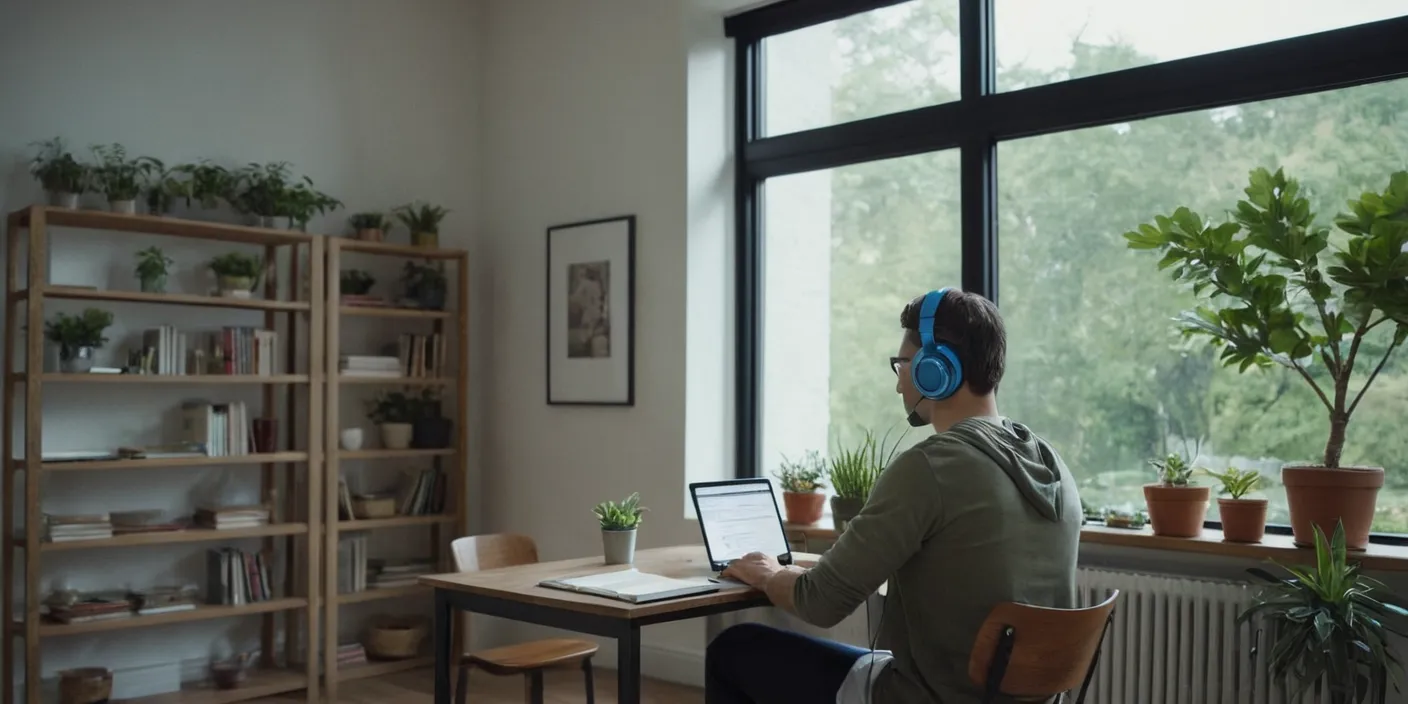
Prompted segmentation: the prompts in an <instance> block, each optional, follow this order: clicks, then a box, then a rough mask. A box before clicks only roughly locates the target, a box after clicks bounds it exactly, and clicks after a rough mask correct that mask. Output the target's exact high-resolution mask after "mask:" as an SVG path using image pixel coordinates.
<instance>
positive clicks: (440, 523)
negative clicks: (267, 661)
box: [322, 238, 470, 701]
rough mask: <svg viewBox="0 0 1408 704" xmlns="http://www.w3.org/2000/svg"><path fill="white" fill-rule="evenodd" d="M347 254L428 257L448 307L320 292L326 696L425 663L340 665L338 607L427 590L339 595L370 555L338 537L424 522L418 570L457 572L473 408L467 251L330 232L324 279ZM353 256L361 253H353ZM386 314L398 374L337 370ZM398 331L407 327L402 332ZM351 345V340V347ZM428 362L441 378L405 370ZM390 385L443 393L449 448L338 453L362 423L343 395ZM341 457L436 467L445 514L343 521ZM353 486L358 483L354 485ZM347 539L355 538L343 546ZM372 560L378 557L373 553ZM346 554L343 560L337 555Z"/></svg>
mask: <svg viewBox="0 0 1408 704" xmlns="http://www.w3.org/2000/svg"><path fill="white" fill-rule="evenodd" d="M347 255H363V256H365V255H371V256H382V257H392V258H405V259H410V260H416V261H419V262H430V264H429V265H430V266H436V267H440V270H441V271H444V272H445V273H446V278H445V282H446V286H445V293H446V296H445V298H446V303H447V305H446V306H445V308H446V309H445V310H443V311H431V310H412V309H404V308H391V307H376V306H350V305H344V302H343V299H342V295H341V291H340V290H339V289H340V287H339V286H336V285H330V286H328V287H327V289H326V291H327V297H326V300H325V301H324V302H323V306H324V308H325V309H326V310H327V311H328V315H327V316H326V318H325V323H326V326H327V329H326V333H325V334H324V339H325V340H326V344H325V345H324V346H323V351H324V354H325V355H326V361H325V363H324V365H323V366H324V369H326V370H327V375H328V383H327V384H326V385H325V386H324V393H325V394H326V398H325V399H324V404H323V405H324V408H326V409H327V423H326V427H327V435H326V437H325V438H324V440H323V444H324V446H325V447H326V448H327V462H326V465H327V466H326V470H325V472H324V475H323V476H324V484H323V486H324V489H325V492H326V493H325V494H324V498H323V506H324V509H325V510H326V511H327V527H326V530H324V532H323V535H324V540H325V545H324V547H323V555H324V559H325V560H326V565H325V566H324V568H323V575H324V578H323V588H324V590H325V593H324V597H323V603H324V604H326V605H327V607H326V609H325V616H324V618H323V629H324V630H323V658H324V660H323V669H322V671H323V672H325V673H327V674H326V675H325V676H324V678H323V686H324V688H325V689H324V692H325V694H326V697H327V699H328V700H329V701H336V700H337V688H338V682H339V681H341V680H354V679H358V678H363V677H376V676H380V675H384V674H388V673H392V672H400V671H402V670H409V669H413V668H417V667H423V666H425V665H428V664H430V663H431V660H430V659H428V658H415V659H411V660H402V661H396V662H372V663H366V664H359V665H353V666H349V667H345V668H339V667H338V663H337V654H338V649H339V647H340V646H342V645H344V643H343V642H342V641H340V640H339V633H340V632H341V631H343V630H348V629H345V628H342V627H341V626H340V625H339V620H340V614H341V608H342V607H343V606H347V605H349V604H360V603H367V602H374V601H382V600H389V599H399V598H404V599H417V600H420V601H421V603H423V604H424V605H426V606H428V605H429V603H430V599H429V595H430V593H429V592H428V591H426V590H424V589H421V588H419V587H417V586H407V587H391V588H387V589H370V590H364V591H358V592H351V593H347V594H340V593H339V587H340V585H339V581H341V579H342V578H343V575H344V574H347V575H352V574H353V573H354V572H355V571H356V570H358V569H363V565H365V564H366V563H365V562H364V561H365V560H367V559H368V555H367V554H366V551H367V548H366V543H364V542H360V541H361V537H359V536H356V535H351V536H344V535H343V534H344V533H360V532H362V531H374V530H383V529H393V528H416V527H420V528H424V529H428V530H425V532H428V533H429V534H430V535H429V538H430V540H429V541H428V545H429V546H430V549H429V550H427V551H425V552H420V553H418V554H417V555H415V556H414V557H413V559H414V560H416V561H417V563H418V566H419V567H422V568H424V567H427V566H433V568H434V569H435V570H436V571H439V572H448V571H451V570H452V569H453V561H452V558H451V555H450V542H451V541H452V540H454V539H455V538H458V537H460V536H462V535H464V534H465V533H466V532H467V530H468V517H467V516H466V515H465V511H464V504H463V502H464V494H465V462H464V458H465V449H466V447H467V445H468V434H467V432H466V429H465V426H464V423H465V421H466V420H467V418H468V415H469V414H468V412H467V409H468V401H469V398H468V389H467V388H466V387H465V385H464V380H465V379H466V378H467V377H468V376H469V361H468V357H467V350H468V348H469V337H468V329H467V328H468V320H467V318H466V314H467V311H468V308H469V275H470V274H469V254H468V252H466V251H464V250H462V249H435V248H425V247H412V246H407V245H399V244H388V243H385V242H364V241H361V240H352V239H343V238H333V239H330V240H328V247H327V263H326V265H325V268H326V270H327V272H328V280H329V281H330V282H331V281H339V280H340V278H341V277H340V275H341V272H342V271H343V270H344V269H348V268H355V265H351V264H348V263H347V261H348V260H347V259H346V256H347ZM352 261H360V260H358V259H353V260H352ZM391 318H399V319H402V320H404V321H405V322H404V323H403V324H401V325H397V326H395V327H394V332H387V333H385V335H384V336H385V337H389V338H390V340H386V342H396V341H397V340H398V336H400V344H399V347H400V349H401V350H402V353H401V356H400V357H399V368H400V372H401V374H403V376H398V377H378V376H355V375H352V376H349V375H345V374H342V373H340V372H339V370H340V369H342V361H343V360H342V357H343V355H344V354H345V355H348V356H350V357H353V356H360V355H375V354H376V353H375V352H371V351H370V350H371V349H375V347H377V346H379V345H376V344H375V343H371V342H370V340H367V339H366V338H367V337H371V336H370V335H365V334H363V333H364V332H366V331H367V329H368V328H370V329H372V330H380V329H383V328H384V327H387V326H385V321H386V320H387V319H391ZM352 326H356V330H355V332H356V333H357V335H356V339H357V340H358V345H359V346H358V347H357V348H352V349H343V347H342V334H343V328H344V327H352ZM412 326H419V327H422V328H423V329H416V330H414V331H412V330H408V329H406V328H411V327H412ZM412 332H414V333H415V335H425V334H427V333H428V334H429V336H430V337H431V339H432V340H434V341H435V342H436V344H434V345H429V344H426V343H425V342H423V340H424V339H425V338H419V339H420V340H422V342H419V343H418V342H416V341H415V340H416V339H417V338H415V337H412V336H411V335H410V333H412ZM402 333H406V334H405V335H402ZM348 337H349V339H352V338H353V336H351V335H349V336H348ZM407 337H410V338H411V341H410V342H407ZM367 344H372V345H373V346H372V347H370V348H368V347H362V345H367ZM417 345H419V347H417ZM349 347H351V346H350V345H349ZM407 350H410V351H409V352H408V351H407ZM417 350H419V352H417ZM397 366H398V365H397V364H396V363H394V362H393V363H392V364H391V365H390V368H391V369H392V370H395V369H396V368H397ZM427 367H428V368H429V370H430V371H431V372H432V373H435V372H438V373H439V374H440V375H441V376H405V374H407V372H408V371H409V370H419V369H422V368H427ZM378 368H380V367H378ZM388 387H389V388H392V389H394V388H395V387H413V388H414V389H415V390H414V391H410V390H408V391H407V392H406V393H408V394H418V393H419V392H420V391H421V390H425V389H433V390H440V391H441V394H440V399H441V410H442V411H443V413H444V416H445V417H447V418H450V419H452V420H453V422H454V431H453V434H452V439H451V442H450V447H448V448H446V449H436V450H422V449H409V450H384V449H365V450H352V451H344V450H338V449H337V448H338V446H339V445H338V439H339V438H338V436H339V433H340V430H341V429H342V428H345V427H351V426H360V425H362V424H364V423H365V422H366V421H365V419H364V418H363V417H362V415H361V414H360V413H359V414H357V416H356V417H354V418H347V419H345V420H344V419H343V418H341V417H339V412H340V409H342V407H343V405H344V404H343V395H344V394H345V395H347V396H349V397H353V398H359V399H363V398H367V397H369V396H370V395H371V394H372V393H373V392H377V391H382V390H389V389H388ZM348 405H350V404H348ZM343 460H348V461H354V460H402V462H398V463H387V464H385V465H376V464H369V465H364V466H361V467H359V468H358V470H357V471H360V472H364V473H372V472H387V471H392V470H393V469H395V468H397V467H400V468H402V469H407V468H419V469H420V470H421V471H422V472H425V471H426V470H428V469H430V468H432V467H433V468H434V469H435V470H436V471H437V474H435V475H434V476H435V478H436V483H435V484H434V489H433V490H434V491H436V492H440V491H443V507H439V506H437V507H436V508H442V513H440V514H437V515H428V516H395V517H391V518H376V519H363V520H348V519H343V518H342V517H341V516H342V513H341V511H340V508H341V504H342V502H343V493H342V490H341V483H340V479H341V478H342V469H341V467H340V466H339V464H340V462H342V461H343ZM408 466H409V467H408ZM420 476H421V477H422V478H423V477H425V476H427V475H426V474H424V473H423V474H421V475H420ZM348 481H349V484H350V483H351V482H352V478H351V477H349V479H348ZM418 481H419V480H418ZM420 486H421V485H420V484H419V483H418V484H417V488H416V489H415V490H413V491H416V492H419V491H420V488H419V487H420ZM353 488H356V487H355V486H353ZM416 496H417V497H419V496H420V494H419V493H417V494H416ZM417 535H419V534H417ZM344 538H345V539H347V540H349V541H358V542H351V543H344ZM372 544H373V545H375V541H372ZM417 544H418V545H426V543H423V542H420V541H417ZM343 548H346V549H345V550H344V549H343ZM371 557H373V558H376V557H382V556H379V555H372V556H371ZM387 557H390V556H387ZM426 558H428V559H429V562H425V561H424V560H426ZM344 560H346V561H347V562H343V561H344ZM349 568H351V569H349ZM462 635H463V634H460V633H456V634H455V640H456V642H455V643H454V645H453V647H454V648H455V649H456V651H458V649H459V648H460V639H461V638H462Z"/></svg>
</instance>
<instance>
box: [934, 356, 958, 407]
mask: <svg viewBox="0 0 1408 704" xmlns="http://www.w3.org/2000/svg"><path fill="white" fill-rule="evenodd" d="M932 359H933V360H934V362H935V364H937V365H938V366H939V367H940V368H942V369H943V373H942V375H943V379H944V385H943V386H942V387H941V388H940V389H939V390H938V395H937V396H936V398H937V399H938V400H943V399H946V398H948V397H949V396H952V395H954V394H956V393H958V388H959V387H960V386H962V385H963V363H962V362H959V361H958V355H957V354H954V351H953V350H952V349H950V348H949V346H948V345H939V347H938V349H937V350H935V351H934V354H933V355H932Z"/></svg>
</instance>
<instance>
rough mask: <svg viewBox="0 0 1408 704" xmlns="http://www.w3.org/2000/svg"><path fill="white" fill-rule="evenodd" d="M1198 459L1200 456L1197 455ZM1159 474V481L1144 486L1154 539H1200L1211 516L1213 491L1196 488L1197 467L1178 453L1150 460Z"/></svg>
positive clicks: (1203, 487) (1145, 500) (1205, 488)
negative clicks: (1209, 509) (1204, 525)
mask: <svg viewBox="0 0 1408 704" xmlns="http://www.w3.org/2000/svg"><path fill="white" fill-rule="evenodd" d="M1194 456H1195V457H1196V456H1197V453H1194ZM1149 464H1150V465H1152V466H1153V467H1154V469H1156V470H1158V478H1159V481H1158V482H1156V483H1154V484H1145V485H1144V503H1145V504H1146V505H1147V506H1148V508H1149V522H1150V523H1152V524H1154V535H1162V536H1166V537H1169V538H1196V537H1198V536H1199V535H1202V533H1203V517H1204V516H1206V515H1207V512H1208V500H1209V497H1210V496H1211V495H1212V490H1211V489H1209V488H1208V487H1205V486H1195V485H1194V484H1193V472H1194V471H1195V470H1194V468H1193V466H1192V465H1191V464H1189V463H1188V461H1187V460H1185V459H1183V457H1181V456H1180V455H1178V454H1177V453H1169V455H1168V457H1166V458H1164V459H1161V460H1149Z"/></svg>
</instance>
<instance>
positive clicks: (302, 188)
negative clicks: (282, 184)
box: [283, 176, 342, 232]
mask: <svg viewBox="0 0 1408 704" xmlns="http://www.w3.org/2000/svg"><path fill="white" fill-rule="evenodd" d="M340 207H342V201H340V200H338V199H336V198H333V197H332V196H330V195H328V194H326V193H323V192H322V191H319V190H317V189H315V188H313V179H311V178H308V177H307V176H304V177H303V181H302V182H300V183H296V184H294V185H293V186H290V187H289V189H288V191H286V192H285V193H284V206H283V210H284V211H285V214H287V215H288V217H289V220H290V222H291V224H292V225H293V227H294V228H295V229H298V230H299V231H302V232H307V231H308V221H309V220H312V219H313V215H314V214H318V215H326V214H327V213H329V212H331V211H333V210H336V209H338V208H340Z"/></svg>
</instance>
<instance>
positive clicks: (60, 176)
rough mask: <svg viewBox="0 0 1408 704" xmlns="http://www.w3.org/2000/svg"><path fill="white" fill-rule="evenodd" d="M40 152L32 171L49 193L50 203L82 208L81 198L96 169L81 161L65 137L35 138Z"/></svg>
mask: <svg viewBox="0 0 1408 704" xmlns="http://www.w3.org/2000/svg"><path fill="white" fill-rule="evenodd" d="M34 146H36V147H39V153H38V154H35V156H34V159H33V160H32V161H30V163H29V172H30V174H32V175H33V176H34V178H35V179H37V180H38V181H39V185H40V186H42V187H43V188H44V191H45V193H47V194H48V196H49V205H53V206H57V207H60V208H68V209H69V210H77V209H78V199H79V197H80V196H82V195H83V193H84V192H85V191H87V190H88V185H89V179H90V177H91V174H92V171H91V169H90V167H89V166H88V165H86V164H80V163H78V160H77V159H74V158H73V154H71V153H70V152H69V151H68V149H66V148H65V147H64V140H63V138H61V137H55V138H53V139H49V140H45V141H43V142H35V143H34Z"/></svg>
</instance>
